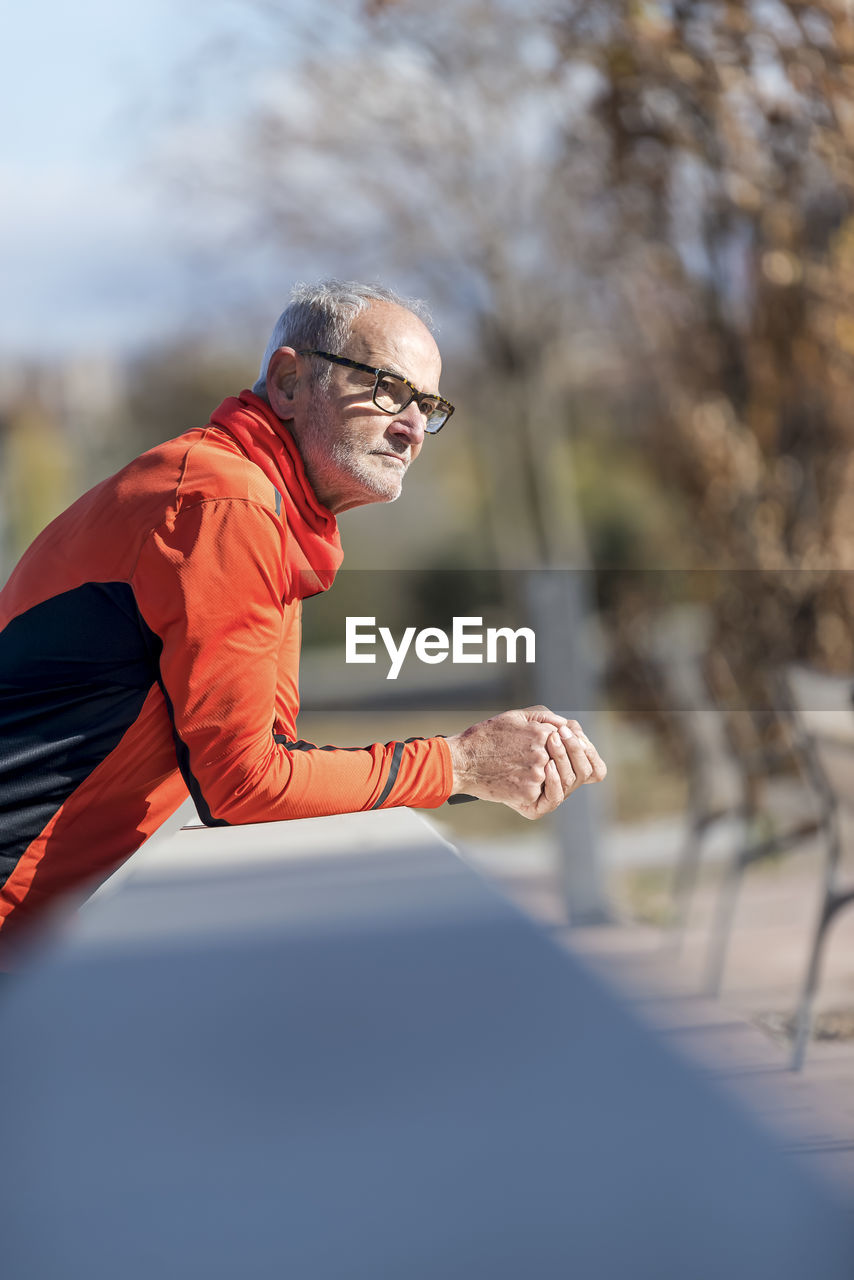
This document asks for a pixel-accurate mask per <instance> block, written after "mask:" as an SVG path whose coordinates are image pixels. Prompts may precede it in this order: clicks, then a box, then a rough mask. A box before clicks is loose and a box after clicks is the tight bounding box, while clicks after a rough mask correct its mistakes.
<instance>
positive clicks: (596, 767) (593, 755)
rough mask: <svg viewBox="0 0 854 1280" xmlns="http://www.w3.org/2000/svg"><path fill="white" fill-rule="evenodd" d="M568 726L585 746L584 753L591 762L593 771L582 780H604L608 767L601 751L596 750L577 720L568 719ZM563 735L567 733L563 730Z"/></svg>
mask: <svg viewBox="0 0 854 1280" xmlns="http://www.w3.org/2000/svg"><path fill="white" fill-rule="evenodd" d="M567 728H568V729H570V730H572V732H573V733H574V735H575V736H576V738H578V740H579V742H580V743H581V745H582V747H583V748H584V753H585V755H586V756H587V759H588V760H589V762H590V767H591V773H590V774H585V776H583V777H582V781H583V782H602V781H603V779H604V778H605V775H606V774H607V772H608V768H607V766H606V764H605V761H604V760H603V759H602V757H601V756H600V754H599V752H598V751H597V750H596V748H595V747H594V745H593V743H592V742H591V741H590V739H589V738H588V736H587V734H586V733H585V732H584V730H583V729H582V727H581V725H580V724H579V722H578V721H577V720H568V721H567ZM561 735H562V736H564V737H565V734H564V733H563V731H561Z"/></svg>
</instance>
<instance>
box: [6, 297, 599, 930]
mask: <svg viewBox="0 0 854 1280" xmlns="http://www.w3.org/2000/svg"><path fill="white" fill-rule="evenodd" d="M413 308H414V309H413ZM418 309H419V304H413V303H405V302H404V301H403V300H402V299H400V298H398V297H397V296H396V295H394V294H392V293H391V292H390V291H388V290H385V289H381V288H369V287H365V286H360V285H352V284H340V283H338V282H328V283H326V284H323V285H319V286H316V287H308V286H300V287H299V288H298V289H296V290H295V291H294V295H293V300H292V302H291V305H290V306H289V307H288V308H287V309H286V310H285V312H284V313H283V314H282V316H281V317H280V319H279V321H278V322H277V324H276V327H275V329H274V332H273V335H272V338H271V340H270V343H269V345H268V348H267V352H266V354H265V358H264V363H263V365H262V369H261V377H260V379H259V381H258V382H257V383H256V385H255V389H254V391H252V392H250V391H244V392H242V393H241V395H240V396H239V397H236V398H231V399H228V400H226V401H225V402H224V403H223V404H222V405H220V407H219V408H218V409H217V410H216V411H215V413H214V414H213V415H212V416H211V420H210V422H209V423H208V424H207V426H204V427H200V428H195V429H193V430H190V431H188V432H187V433H186V434H185V435H183V436H180V437H179V438H178V439H176V440H170V441H168V442H166V443H165V444H162V445H159V446H158V447H157V448H155V449H152V450H150V451H149V452H148V453H146V454H143V455H142V457H140V458H138V459H137V460H136V461H134V462H132V463H130V465H129V466H127V467H125V468H124V470H122V471H120V472H119V473H118V474H117V475H115V476H113V477H111V478H110V479H108V480H105V481H104V482H103V483H102V484H100V485H98V486H96V487H95V488H94V489H92V490H90V492H89V493H87V494H85V495H84V496H83V497H82V498H80V499H79V500H78V501H77V502H76V503H74V504H73V506H71V507H70V508H69V509H68V510H67V511H66V512H64V514H62V515H61V516H59V517H58V518H57V519H56V520H54V521H53V523H52V524H51V525H49V526H48V528H47V529H45V530H44V532H43V533H42V534H41V535H40V536H39V537H38V538H37V539H36V541H35V543H34V544H33V545H32V547H31V548H30V549H29V551H28V552H27V553H26V554H25V556H24V557H23V559H22V560H21V562H20V564H19V565H18V567H17V568H16V569H15V571H14V573H13V574H12V576H11V578H10V580H9V582H8V584H7V586H6V587H5V588H4V590H3V591H2V593H0V944H2V943H3V942H4V941H5V942H6V943H7V945H8V943H9V942H10V941H11V939H12V936H13V935H14V933H16V932H18V927H19V926H20V925H22V924H24V923H26V922H28V921H29V920H30V919H31V918H36V917H37V916H38V914H39V913H40V912H41V911H42V909H43V908H44V907H45V906H46V905H47V904H49V903H50V902H51V901H52V900H53V899H54V898H55V897H56V896H57V895H58V894H60V893H61V892H62V891H65V890H68V889H71V888H80V887H82V886H84V885H85V886H86V887H87V888H88V887H94V886H95V885H96V884H97V883H98V882H99V881H102V880H104V879H105V878H106V877H107V876H108V875H109V874H110V873H111V872H112V871H113V870H114V869H115V868H116V867H117V866H118V865H119V864H120V863H121V862H123V861H124V860H125V859H126V858H127V857H128V856H129V855H130V854H131V853H133V852H134V850H135V849H137V848H138V847H139V846H140V845H141V844H142V842H143V841H144V840H145V838H146V837H147V836H148V835H150V834H151V833H152V832H153V831H154V830H156V828H157V827H158V826H159V825H160V824H161V823H162V822H163V821H164V820H165V819H166V818H167V817H168V816H169V815H170V814H171V813H173V812H174V811H175V809H176V808H177V807H178V806H179V805H180V804H181V802H182V801H183V800H184V799H185V798H186V795H187V792H188V791H189V793H190V795H192V797H193V800H194V801H195V804H196V807H197V809H198V812H199V814H200V816H201V818H202V819H203V821H205V822H206V823H209V824H226V823H245V822H266V821H274V820H277V819H283V818H303V817H311V816H316V815H319V814H330V813H343V812H352V811H355V810H361V809H378V808H387V807H390V806H393V805H417V806H426V807H430V806H436V805H440V804H442V803H443V802H444V801H445V800H447V799H448V798H449V797H450V796H452V795H454V794H455V793H460V792H462V793H468V794H469V795H473V796H478V797H481V798H483V799H486V800H493V801H500V802H502V803H504V804H507V805H509V806H511V807H512V808H513V809H515V810H517V811H518V812H519V813H522V814H524V815H525V816H527V817H531V818H534V817H539V816H540V815H541V814H543V813H547V812H549V811H550V810H552V809H554V808H555V807H556V806H557V805H558V804H560V803H561V801H562V800H564V799H565V797H566V796H568V795H569V794H570V792H571V791H572V790H573V789H574V788H575V787H576V786H579V785H581V784H583V783H586V782H592V781H596V780H599V779H601V778H602V777H604V774H605V767H604V765H603V763H602V761H601V759H600V758H599V756H598V754H597V752H596V750H595V748H594V747H593V746H592V745H591V744H590V743H589V742H588V741H587V739H586V738H585V737H584V736H583V733H582V732H581V727H580V726H579V725H578V724H577V722H575V721H570V722H567V720H566V719H565V718H564V717H563V716H559V715H555V714H553V713H551V712H550V711H548V710H547V709H546V708H544V707H535V708H529V709H527V710H526V711H509V712H505V713H504V714H502V715H498V716H495V717H493V718H492V719H490V720H487V721H485V722H484V723H481V724H476V725H473V726H472V727H471V728H469V729H467V730H466V731H465V732H464V733H461V734H457V735H455V736H452V737H448V738H441V737H438V738H428V739H418V738H416V739H412V740H410V741H407V742H392V743H387V744H385V745H380V744H374V745H373V746H368V747H365V748H341V749H339V748H336V747H328V746H327V747H315V746H313V745H312V744H309V743H306V742H301V741H299V740H298V735H297V728H296V716H297V710H298V704H299V699H298V662H299V646H300V609H301V603H302V600H303V599H305V598H306V597H308V596H311V595H314V594H316V593H317V592H320V591H325V590H326V589H327V588H328V587H330V586H331V585H332V581H333V579H334V577H335V572H336V570H337V568H338V566H339V564H340V563H341V558H342V553H341V545H340V541H339V536H338V526H337V522H336V516H337V515H339V514H340V513H341V512H342V511H347V510H349V509H350V508H351V507H357V506H361V505H364V504H365V503H369V502H390V501H393V500H394V499H395V498H397V497H398V495H399V494H400V491H401V485H402V483H403V477H404V475H405V474H406V471H407V468H408V467H409V466H410V465H411V463H412V462H414V461H415V459H416V458H417V457H418V455H419V453H420V452H421V447H422V445H423V443H424V435H425V432H426V433H428V434H431V433H435V432H437V431H439V430H440V428H441V427H442V426H443V425H444V423H445V422H446V421H447V419H448V417H450V415H451V413H452V412H453V408H452V406H451V405H450V404H449V403H448V402H447V401H446V400H444V399H443V398H442V397H441V396H440V394H439V389H438V388H439V373H440V368H441V361H440V358H439V351H438V349H437V347H436V343H435V342H434V340H433V338H432V336H431V334H430V331H429V330H428V328H427V327H426V324H425V323H424V322H423V321H422V320H421V319H420V318H419V316H418V315H417V314H416V311H417V310H418ZM3 950H4V948H3V947H2V945H0V955H2V952H3Z"/></svg>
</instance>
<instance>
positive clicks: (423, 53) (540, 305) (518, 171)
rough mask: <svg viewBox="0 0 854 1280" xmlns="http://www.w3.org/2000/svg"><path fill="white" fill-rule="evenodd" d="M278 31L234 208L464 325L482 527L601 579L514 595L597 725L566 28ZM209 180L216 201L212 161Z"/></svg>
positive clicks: (506, 542) (510, 22)
mask: <svg viewBox="0 0 854 1280" xmlns="http://www.w3.org/2000/svg"><path fill="white" fill-rule="evenodd" d="M259 12H260V14H261V16H262V19H263V20H264V21H266V22H267V24H268V29H269V33H270V39H269V48H270V51H271V54H273V57H272V58H271V60H270V62H269V63H268V64H267V65H266V66H265V67H264V70H263V74H261V75H259V76H258V78H257V81H256V84H257V91H256V95H255V98H254V101H253V105H252V107H251V109H250V110H249V111H248V113H247V115H246V117H245V119H244V120H243V121H242V123H241V124H240V126H239V129H238V136H237V137H236V138H234V139H233V140H232V147H231V153H232V157H233V159H232V163H230V165H229V168H228V171H227V174H225V175H224V176H223V175H222V174H221V173H217V174H216V176H215V189H216V192H217V194H218V196H219V197H220V198H225V199H226V200H228V199H230V200H233V201H234V202H235V203H236V205H237V208H238V209H240V208H242V209H243V210H244V211H245V213H246V214H247V215H248V222H247V227H248V229H249V230H250V234H251V235H253V236H257V235H259V234H268V235H269V234H271V235H272V236H273V237H274V239H277V240H279V241H280V242H281V243H286V244H287V245H288V246H290V247H293V246H294V245H295V244H299V245H303V246H305V247H306V249H308V250H309V251H313V252H314V253H315V254H316V253H317V252H318V251H319V252H320V253H321V254H322V256H324V257H325V259H326V261H327V262H329V261H330V260H335V259H337V261H338V262H339V263H341V264H344V263H345V262H346V266H343V270H342V269H341V268H339V270H340V271H341V274H346V275H356V274H362V275H365V274H367V275H377V276H380V277H382V278H384V279H389V278H392V279H393V278H395V276H397V277H402V278H404V279H406V280H409V281H411V282H412V284H413V286H414V287H416V288H417V289H418V290H419V291H420V290H423V291H424V292H425V293H426V294H427V296H428V297H429V298H430V300H431V302H432V303H433V304H434V305H435V306H436V308H437V309H438V310H440V311H441V312H444V313H445V314H448V315H451V316H454V317H456V318H457V322H458V323H462V324H465V326H466V330H467V337H466V340H465V345H466V347H467V351H468V360H467V363H466V370H465V371H464V369H463V367H462V364H461V365H460V367H459V369H458V378H457V384H456V385H460V384H462V387H461V390H460V399H461V401H462V404H463V411H464V412H466V413H469V412H470V411H471V406H472V405H473V404H477V410H478V419H479V423H480V429H479V430H478V432H477V434H476V436H475V447H476V449H477V461H478V471H479V474H480V477H481V483H480V485H479V487H478V488H477V489H476V490H475V491H474V492H473V493H472V495H471V500H472V523H473V524H479V525H481V526H483V527H485V528H487V529H488V530H489V531H490V534H491V538H492V544H493V560H492V563H493V564H498V565H499V566H500V567H502V568H511V569H514V568H515V569H519V570H523V569H524V570H527V569H530V568H543V567H546V568H555V569H574V570H581V572H580V573H578V572H576V573H568V574H563V575H560V578H559V580H557V579H556V577H555V576H554V575H551V576H549V575H548V574H545V575H544V574H527V573H526V574H521V573H520V574H519V575H517V576H516V579H515V581H516V584H517V586H518V588H519V589H520V590H521V589H524V590H525V591H526V592H527V593H528V594H529V600H528V611H529V616H530V618H531V622H532V625H533V626H534V627H535V630H536V632H537V636H538V641H539V652H538V663H537V672H538V677H539V679H540V681H541V683H540V686H539V687H538V689H537V690H536V691H535V693H536V695H537V696H538V697H539V698H541V699H542V700H543V701H549V702H551V703H552V704H553V705H555V706H559V707H563V706H565V707H572V708H573V709H575V710H576V711H577V712H578V713H579V714H582V713H584V710H585V708H586V709H587V711H590V710H591V709H592V707H593V706H594V701H595V700H594V695H593V692H592V684H591V679H590V676H589V674H588V672H587V670H586V666H585V663H584V660H583V654H582V636H583V634H584V630H585V626H584V624H585V620H586V617H587V615H588V614H589V608H588V603H587V601H586V599H585V594H586V581H585V578H586V575H585V572H584V571H585V569H587V567H588V555H587V549H586V546H585V539H584V534H583V530H582V526H581V523H580V520H579V518H578V508H577V503H576V502H575V500H574V497H573V494H572V466H571V456H570V452H569V439H568V435H567V432H566V430H565V426H566V418H567V394H568V391H569V389H570V387H571V382H570V381H569V380H568V378H567V377H566V376H565V370H566V368H567V356H568V350H567V348H568V344H569V341H570V339H569V335H570V334H571V333H572V332H573V331H574V330H575V329H577V328H578V324H577V321H578V317H579V315H580V307H581V306H582V304H583V301H584V299H585V298H587V300H588V302H589V305H590V308H591V310H590V315H591V316H592V315H593V314H594V312H593V310H592V308H593V307H594V306H595V299H596V296H597V293H596V290H595V289H593V288H592V287H590V286H592V284H593V282H592V281H587V282H586V284H587V286H588V292H587V293H585V287H584V286H585V281H584V273H583V271H582V270H581V269H580V268H579V266H578V265H577V264H578V261H579V259H578V256H577V255H576V254H573V253H571V252H568V245H569V244H570V243H572V229H571V227H569V226H568V224H567V216H568V214H569V212H570V209H569V208H567V207H564V197H565V194H566V192H565V188H564V185H563V180H562V175H561V170H560V165H559V164H557V163H556V162H557V160H558V157H559V153H560V149H561V141H562V136H563V129H564V125H565V120H566V108H567V104H568V101H569V99H570V98H571V97H572V91H571V88H570V86H569V85H568V83H567V82H566V79H565V77H564V75H563V69H562V67H561V60H560V50H559V46H558V44H557V43H556V41H555V39H554V30H553V29H552V27H551V26H550V25H549V24H548V23H547V22H546V18H545V15H546V13H547V12H548V10H547V9H546V8H545V7H543V6H539V9H538V6H537V4H534V5H533V6H527V7H526V8H525V9H524V10H523V9H522V8H521V6H518V5H512V4H507V3H501V2H500V0H457V2H456V3H454V4H452V5H449V6H447V7H440V8H436V7H435V6H432V7H430V8H429V10H428V8H427V6H426V5H425V4H424V3H423V0H415V2H412V3H399V4H382V3H373V4H369V5H368V6H367V7H366V8H355V9H346V8H345V12H343V13H342V7H341V6H334V5H331V4H326V5H324V4H319V5H317V6H315V7H314V9H313V11H312V14H311V21H310V29H309V30H308V31H307V32H306V39H305V42H304V43H303V44H302V46H301V50H300V56H299V58H298V59H296V60H295V59H294V55H293V49H294V45H295V41H296V40H297V39H298V36H297V35H296V33H295V24H294V23H293V22H292V21H291V17H290V15H289V16H288V17H287V18H286V17H285V15H284V14H283V13H282V12H281V11H279V10H278V9H276V8H273V7H271V6H266V5H264V6H259ZM321 30H322V31H323V35H322V36H319V35H318V32H319V31H321ZM342 31H343V32H344V33H345V34H343V35H342ZM285 41H286V42H287V45H288V50H289V57H288V59H287V60H286V61H285V60H283V61H282V63H281V64H280V69H279V70H277V69H276V66H275V62H274V58H275V50H276V48H277V47H281V46H282V45H283V43H284V42H285ZM201 165H202V169H203V171H204V172H205V174H206V178H207V182H206V184H205V185H206V189H207V190H208V191H210V190H211V186H210V181H211V177H212V175H211V172H210V166H209V164H208V163H207V162H206V160H205V158H204V157H202V159H201ZM187 180H188V181H189V182H191V183H192V182H193V181H194V178H193V176H192V174H191V175H189V176H188V179H187ZM332 246H334V247H335V248H332ZM571 322H574V323H571ZM590 327H591V325H590V320H589V318H588V319H586V320H585V323H584V329H585V331H589V329H590ZM443 345H445V346H446V348H447V345H448V344H447V342H445V343H444V344H443ZM592 345H594V344H592V343H590V342H588V344H587V347H588V348H590V347H591V346H592ZM508 580H510V581H512V578H510V579H508ZM591 803H592V800H591V797H590V795H589V793H580V794H579V796H578V797H577V799H576V802H575V804H574V806H573V811H572V813H571V815H570V814H564V813H563V812H561V814H560V816H559V818H558V819H557V821H558V822H559V823H560V824H563V825H564V827H565V830H564V831H563V836H564V841H565V844H566V846H567V849H568V850H569V848H570V846H571V852H572V858H571V860H569V859H567V863H566V867H567V877H568V880H569V881H571V883H570V885H569V899H570V910H571V912H572V914H573V916H574V918H576V919H595V918H602V917H603V916H604V915H605V914H607V910H606V905H605V900H604V891H603V888H602V883H601V876H600V874H599V871H598V865H597V863H596V858H595V824H594V822H593V817H592V813H591V811H590V805H591ZM570 823H571V826H570Z"/></svg>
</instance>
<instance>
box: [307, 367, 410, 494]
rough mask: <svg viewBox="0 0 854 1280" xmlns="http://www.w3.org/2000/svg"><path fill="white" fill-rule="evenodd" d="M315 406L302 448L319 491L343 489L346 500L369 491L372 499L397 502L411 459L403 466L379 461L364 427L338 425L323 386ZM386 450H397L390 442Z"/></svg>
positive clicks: (315, 399)
mask: <svg viewBox="0 0 854 1280" xmlns="http://www.w3.org/2000/svg"><path fill="white" fill-rule="evenodd" d="M312 408H313V411H312V414H311V417H310V426H309V427H308V429H307V430H306V431H304V432H303V435H302V439H301V441H300V450H301V452H302V456H303V462H304V464H305V468H306V472H307V473H308V477H309V479H310V480H311V483H312V486H313V488H314V489H315V491H316V492H317V493H318V494H321V493H324V492H325V493H335V492H342V493H343V494H344V497H345V500H346V499H347V498H348V497H358V496H360V495H362V494H364V493H365V491H367V492H368V493H370V494H371V495H373V496H372V499H369V501H374V502H396V501H397V499H398V498H399V497H400V495H401V492H402V490H403V477H404V474H405V471H406V468H407V467H408V465H409V463H408V461H407V462H404V466H403V467H402V468H401V467H398V465H397V464H396V463H395V464H391V463H385V462H378V461H376V460H375V457H374V456H372V449H371V448H367V447H366V442H365V437H364V428H360V427H357V426H354V427H348V426H347V425H346V424H345V425H344V426H343V427H342V426H340V425H336V424H335V423H334V421H333V414H332V412H331V410H330V405H329V403H328V401H327V400H326V398H325V396H324V394H323V392H322V391H321V390H320V389H319V388H317V389H315V394H314V399H313V407H312ZM330 441H331V444H330ZM375 447H376V446H374V448H375ZM385 449H387V450H388V452H393V450H392V448H391V446H390V445H385ZM401 460H402V461H403V458H402V457H401ZM347 479H350V480H351V481H353V482H354V484H353V486H352V489H350V488H349V487H348V486H347Z"/></svg>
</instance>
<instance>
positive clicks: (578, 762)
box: [559, 727, 593, 784]
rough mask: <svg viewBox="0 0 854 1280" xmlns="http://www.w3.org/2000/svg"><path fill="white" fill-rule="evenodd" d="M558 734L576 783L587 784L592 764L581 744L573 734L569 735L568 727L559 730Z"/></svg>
mask: <svg viewBox="0 0 854 1280" xmlns="http://www.w3.org/2000/svg"><path fill="white" fill-rule="evenodd" d="M559 732H560V736H561V738H562V739H563V745H564V746H565V747H566V752H567V755H568V756H569V761H570V764H571V765H572V771H573V773H574V774H575V776H576V778H577V779H578V782H579V783H580V784H583V783H585V782H589V781H590V779H591V776H592V774H593V764H592V762H591V760H590V759H589V757H588V754H587V750H586V749H585V747H584V744H583V742H582V741H581V739H580V738H579V737H577V736H576V735H575V734H574V733H570V731H569V728H568V727H566V728H564V729H561V730H560V731H559Z"/></svg>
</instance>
